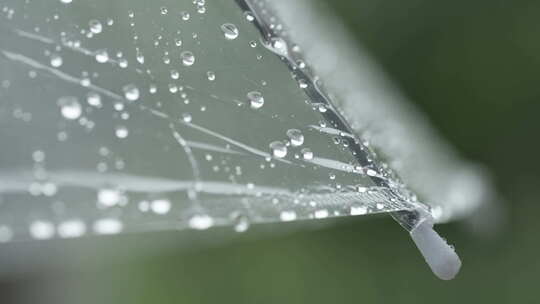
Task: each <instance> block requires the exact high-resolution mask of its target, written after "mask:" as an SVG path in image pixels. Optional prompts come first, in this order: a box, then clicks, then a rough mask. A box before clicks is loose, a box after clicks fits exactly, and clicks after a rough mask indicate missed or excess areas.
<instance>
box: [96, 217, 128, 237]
mask: <svg viewBox="0 0 540 304" xmlns="http://www.w3.org/2000/svg"><path fill="white" fill-rule="evenodd" d="M123 227H124V225H123V224H122V222H121V221H120V220H118V219H115V218H103V219H99V220H97V221H96V222H95V223H94V231H95V232H96V233H98V234H116V233H119V232H121V231H122V229H123Z"/></svg>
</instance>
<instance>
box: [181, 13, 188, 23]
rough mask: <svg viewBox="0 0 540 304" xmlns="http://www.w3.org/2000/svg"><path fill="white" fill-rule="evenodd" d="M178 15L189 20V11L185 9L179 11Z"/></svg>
mask: <svg viewBox="0 0 540 304" xmlns="http://www.w3.org/2000/svg"><path fill="white" fill-rule="evenodd" d="M180 17H182V20H184V21H188V20H189V13H188V12H186V11H182V12H180Z"/></svg>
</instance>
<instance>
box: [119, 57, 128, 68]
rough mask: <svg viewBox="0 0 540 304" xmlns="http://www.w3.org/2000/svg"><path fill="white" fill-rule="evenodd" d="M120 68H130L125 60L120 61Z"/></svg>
mask: <svg viewBox="0 0 540 304" xmlns="http://www.w3.org/2000/svg"><path fill="white" fill-rule="evenodd" d="M118 66H119V67H121V68H123V69H125V68H127V67H128V61H127V60H126V59H125V58H120V59H118Z"/></svg>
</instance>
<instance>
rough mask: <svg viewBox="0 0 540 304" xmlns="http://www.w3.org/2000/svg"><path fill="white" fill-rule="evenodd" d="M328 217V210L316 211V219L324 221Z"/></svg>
mask: <svg viewBox="0 0 540 304" xmlns="http://www.w3.org/2000/svg"><path fill="white" fill-rule="evenodd" d="M327 217H328V210H326V209H321V210H317V211H315V218H318V219H322V218H327Z"/></svg>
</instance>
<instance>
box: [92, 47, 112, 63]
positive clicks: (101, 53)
mask: <svg viewBox="0 0 540 304" xmlns="http://www.w3.org/2000/svg"><path fill="white" fill-rule="evenodd" d="M95 58H96V61H97V62H99V63H105V62H107V61H109V53H107V50H98V51H96V55H95Z"/></svg>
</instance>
